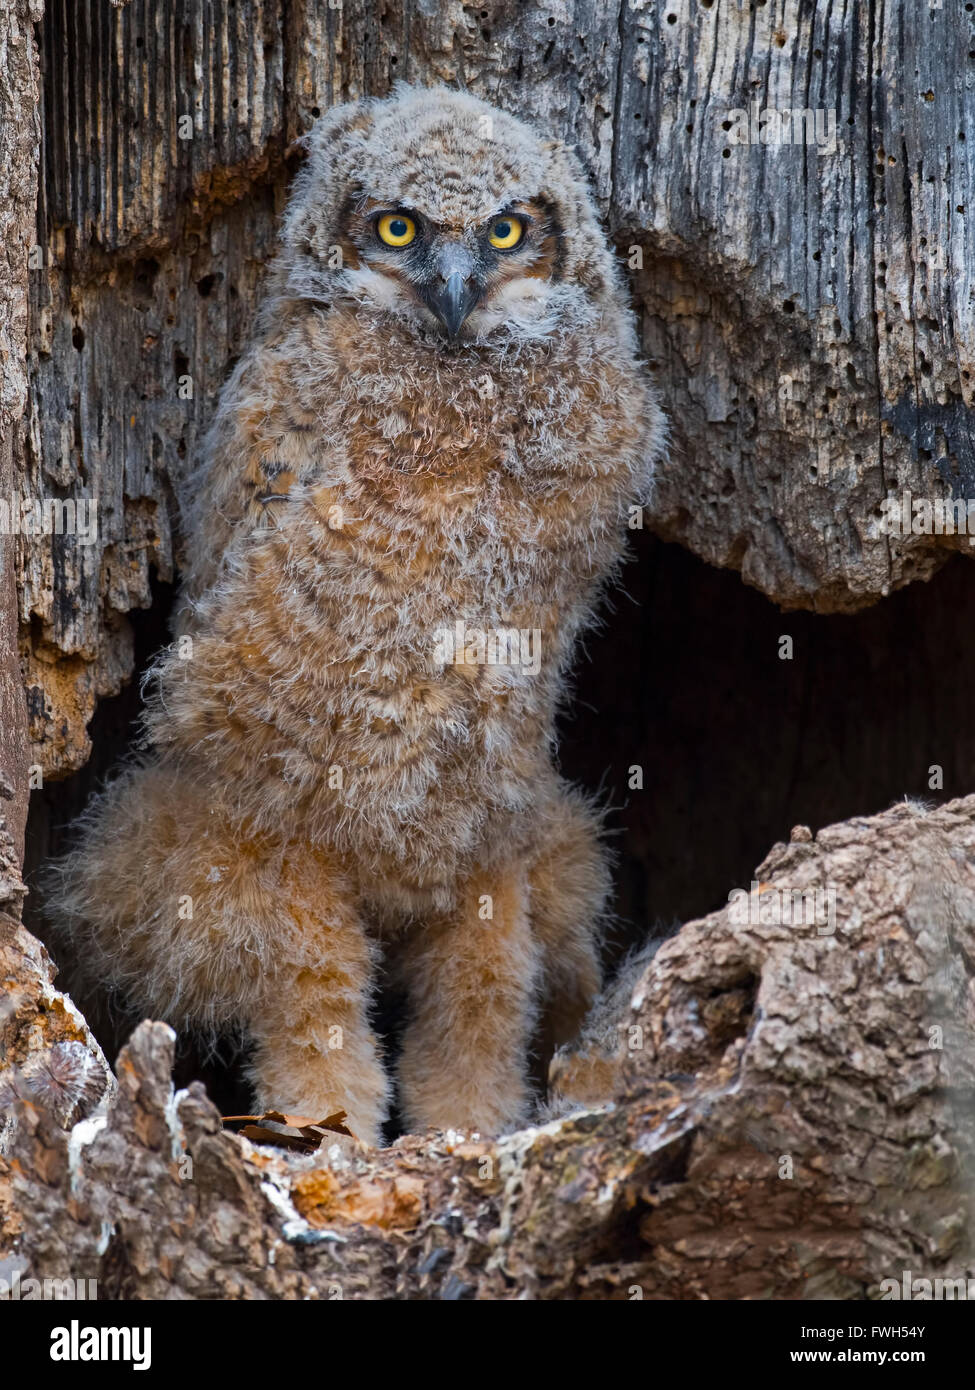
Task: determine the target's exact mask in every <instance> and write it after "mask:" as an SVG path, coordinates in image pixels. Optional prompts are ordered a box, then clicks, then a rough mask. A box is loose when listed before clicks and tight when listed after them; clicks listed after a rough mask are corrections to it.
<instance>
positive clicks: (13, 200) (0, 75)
mask: <svg viewBox="0 0 975 1390" xmlns="http://www.w3.org/2000/svg"><path fill="white" fill-rule="evenodd" d="M40 15H41V8H40V4H39V3H37V0H19V2H18V3H11V4H9V5H8V6H7V7H6V15H5V17H4V29H3V31H2V32H0V497H9V496H10V495H11V493H12V492H13V490H14V479H15V478H16V477H19V474H20V469H21V467H22V464H23V454H24V440H23V417H24V412H25V409H26V407H27V399H28V380H27V298H28V296H27V282H28V263H29V253H30V248H31V247H32V246H33V244H34V236H33V222H34V209H35V204H36V201H37V182H38V173H37V160H38V147H39V131H38V123H37V114H36V106H37V97H38V77H37V52H36V49H35V45H34V37H33V29H32V25H33V23H34V22H35V21H36V20H38V19H39V18H40ZM16 582H17V566H16V540H15V538H14V537H12V536H10V535H3V534H0V806H2V808H3V815H4V819H5V821H6V825H7V832H8V834H9V835H10V836H11V837H12V839H13V843H14V846H15V847H16V849H17V852H18V854H20V855H22V854H23V844H24V825H25V822H26V819H27V799H28V790H27V786H28V776H27V765H28V748H27V717H26V711H25V708H24V695H23V682H22V679H21V674H20V667H19V660H18V650H17V645H18V644H17V589H16Z"/></svg>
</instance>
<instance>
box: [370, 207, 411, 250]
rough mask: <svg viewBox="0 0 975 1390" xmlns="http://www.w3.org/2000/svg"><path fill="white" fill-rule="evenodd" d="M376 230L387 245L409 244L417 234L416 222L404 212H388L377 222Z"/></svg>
mask: <svg viewBox="0 0 975 1390" xmlns="http://www.w3.org/2000/svg"><path fill="white" fill-rule="evenodd" d="M376 231H377V232H378V233H379V240H380V241H384V242H385V243H386V245H387V246H409V244H410V242H411V241H412V240H413V238H414V237H415V236H416V223H415V222H414V221H413V218H412V217H407V216H406V214H405V213H404V212H387V213H386V215H385V216H384V217H380V219H379V221H378V222H377V223H376Z"/></svg>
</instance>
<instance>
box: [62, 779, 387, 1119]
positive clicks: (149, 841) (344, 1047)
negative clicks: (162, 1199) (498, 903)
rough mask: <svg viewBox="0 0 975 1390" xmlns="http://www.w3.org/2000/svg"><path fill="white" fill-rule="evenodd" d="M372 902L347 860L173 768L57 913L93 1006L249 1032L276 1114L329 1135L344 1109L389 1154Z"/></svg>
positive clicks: (134, 801)
mask: <svg viewBox="0 0 975 1390" xmlns="http://www.w3.org/2000/svg"><path fill="white" fill-rule="evenodd" d="M106 885H107V891H106ZM356 901H357V884H356V881H355V879H354V877H353V876H352V875H350V874H349V873H348V872H347V871H346V870H345V868H344V866H343V865H342V863H341V862H340V861H339V860H337V859H335V858H334V857H332V856H328V855H326V854H324V853H323V852H322V851H320V850H318V849H315V848H314V847H312V846H309V845H307V844H304V843H303V842H301V841H299V840H295V841H291V842H287V841H282V840H281V838H280V837H275V836H272V835H267V834H260V833H258V832H256V831H254V830H253V829H250V828H249V827H248V826H247V825H245V824H241V823H240V822H239V820H237V819H236V818H235V817H234V816H233V815H232V814H231V813H230V812H229V811H228V809H227V808H226V807H225V806H223V805H222V803H221V802H220V801H219V800H218V799H217V798H216V796H215V795H214V794H213V792H212V789H211V787H210V785H209V783H208V782H207V781H206V780H205V778H204V774H203V772H202V770H201V771H199V772H197V771H196V770H194V769H191V768H188V767H186V766H181V767H180V768H178V769H177V768H174V767H171V766H168V765H167V764H165V763H161V764H154V765H149V766H146V767H142V768H134V769H131V770H130V771H129V772H128V773H126V774H125V775H124V776H123V777H121V778H120V779H119V780H118V781H117V782H115V783H113V784H112V785H111V786H110V787H109V788H108V790H107V792H106V793H105V794H104V795H103V796H102V797H101V799H100V800H99V801H98V803H97V804H96V806H95V807H94V809H93V811H92V813H91V815H90V816H89V819H88V822H87V825H86V827H85V830H84V834H83V838H82V840H81V843H80V844H79V845H78V846H77V848H76V849H75V850H74V851H72V853H71V854H70V855H68V856H67V857H66V858H65V859H64V860H63V861H61V863H60V864H59V865H56V866H55V872H54V876H53V882H52V884H51V891H50V896H49V910H50V912H51V915H52V919H53V920H54V921H55V922H56V923H57V924H58V925H59V926H60V928H61V934H62V936H63V937H66V938H67V942H66V945H67V947H68V951H69V953H70V956H71V957H72V958H73V960H74V961H75V962H76V963H77V967H78V968H77V969H76V971H75V972H74V976H75V977H77V978H78V979H79V981H80V982H81V983H82V985H83V987H87V990H88V992H90V993H91V994H93V995H94V994H95V993H96V992H102V993H103V992H104V990H105V988H106V986H107V985H112V984H114V985H115V986H116V987H117V989H118V990H119V992H120V993H121V994H122V995H123V996H124V998H125V999H126V1000H127V1002H128V1003H129V1004H131V1005H132V1006H133V1007H134V1008H136V1009H138V1010H139V1011H141V1012H142V1013H143V1014H144V1015H145V1014H148V1015H150V1016H152V1017H156V1018H164V1019H166V1020H168V1021H169V1022H171V1023H172V1024H173V1025H174V1026H176V1027H178V1028H183V1027H186V1028H190V1029H194V1030H198V1029H202V1030H204V1031H206V1032H210V1033H215V1032H220V1031H222V1030H226V1029H230V1028H233V1027H235V1026H236V1025H239V1024H245V1025H246V1026H247V1028H248V1029H249V1031H250V1032H251V1033H252V1035H253V1036H254V1038H255V1040H256V1042H257V1057H256V1060H255V1063H254V1068H253V1072H254V1079H255V1082H256V1084H257V1087H258V1098H259V1101H260V1102H261V1103H266V1104H268V1105H270V1106H273V1107H274V1108H276V1109H286V1110H290V1111H291V1112H293V1113H300V1114H308V1115H312V1116H314V1118H316V1119H322V1118H324V1116H325V1115H326V1114H328V1113H330V1111H334V1110H338V1109H340V1108H341V1109H344V1110H346V1111H347V1112H348V1114H349V1117H350V1119H349V1127H350V1128H351V1129H354V1131H355V1132H356V1133H358V1134H359V1135H360V1136H361V1137H362V1138H363V1139H368V1140H375V1139H376V1138H377V1137H378V1129H379V1125H380V1123H381V1121H382V1117H383V1115H384V1113H385V1106H386V1093H387V1081H386V1077H385V1075H384V1073H383V1070H382V1067H381V1065H380V1062H379V1059H378V1055H377V1048H376V1045H375V1040H374V1038H373V1036H372V1034H371V1031H370V1029H369V1025H368V1019H367V1007H368V998H369V992H370V988H371V977H372V962H371V952H370V945H369V943H368V940H367V937H366V934H365V931H364V929H363V926H362V923H361V922H360V919H359V916H358V911H357V908H356Z"/></svg>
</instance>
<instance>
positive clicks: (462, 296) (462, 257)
mask: <svg viewBox="0 0 975 1390" xmlns="http://www.w3.org/2000/svg"><path fill="white" fill-rule="evenodd" d="M481 293H482V290H481V286H480V285H479V284H478V283H477V281H476V279H475V278H474V261H473V258H472V257H471V254H470V252H469V251H467V250H466V249H465V248H464V247H463V246H457V245H448V246H445V247H443V249H442V250H441V252H440V254H439V255H438V257H437V264H436V269H435V271H434V273H433V276H432V277H431V279H430V280H429V281H428V283H427V284H426V285H425V286H424V288H423V300H424V303H425V304H426V305H427V307H428V308H429V309H431V310H432V311H433V313H435V314H436V316H437V318H438V319H439V320H440V322H441V323H442V324H443V326H444V328H446V330H447V336H448V337H449V338H450V339H451V340H454V339H455V338H456V337H457V335H458V333H459V332H460V330H461V325H462V324H463V322H464V320H465V319H466V318H467V316H468V314H469V313H470V312H471V310H472V309H473V308H474V307H475V306H476V305H477V304H478V302H479V301H480V298H481Z"/></svg>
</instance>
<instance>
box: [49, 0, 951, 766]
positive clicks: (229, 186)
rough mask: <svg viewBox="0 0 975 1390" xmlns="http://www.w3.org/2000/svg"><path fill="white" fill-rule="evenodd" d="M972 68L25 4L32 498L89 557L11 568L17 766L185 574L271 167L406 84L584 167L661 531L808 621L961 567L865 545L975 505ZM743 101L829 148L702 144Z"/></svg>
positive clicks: (920, 17)
mask: <svg viewBox="0 0 975 1390" xmlns="http://www.w3.org/2000/svg"><path fill="white" fill-rule="evenodd" d="M972 53H975V13H973V12H969V11H966V10H964V9H961V8H959V7H951V6H945V7H943V8H928V7H927V6H916V5H914V4H913V3H909V0H900V2H899V3H896V4H891V3H888V4H881V3H879V0H871V2H870V3H865V4H852V3H843V4H839V5H837V4H836V3H834V0H817V2H816V3H810V0H801V3H800V0H769V3H766V4H755V5H754V6H752V5H751V4H745V3H742V0H713V3H712V4H707V3H705V0H671V3H657V2H656V0H637V2H635V3H634V2H633V0H621V3H620V4H619V5H615V4H614V5H609V4H605V3H596V0H577V3H572V4H568V5H566V4H561V3H560V4H555V3H548V2H546V0H533V2H532V3H528V4H515V3H513V0H502V2H501V3H490V2H489V3H485V4H483V5H481V6H473V5H463V4H460V3H458V0H443V2H442V3H440V2H439V0H438V3H436V4H434V3H414V2H413V0H390V2H389V3H383V4H379V5H374V4H372V3H368V4H367V3H365V2H364V0H346V3H344V4H342V5H341V6H337V7H336V8H332V7H331V6H330V5H324V4H323V5H318V4H311V3H298V4H295V3H291V4H288V5H285V4H284V3H283V0H279V2H278V3H274V0H268V3H262V2H261V0H246V3H245V0H238V3H237V4H232V3H229V0H219V3H203V2H202V0H194V3H192V4H188V5H176V4H175V3H172V0H162V2H161V3H151V0H132V3H130V4H128V5H127V6H125V7H124V8H122V9H118V8H113V7H111V6H109V5H107V4H105V3H103V0H79V3H77V4H68V3H67V0H52V3H51V4H50V5H49V7H48V10H47V14H46V17H45V20H44V25H43V30H42V33H41V54H42V81H43V178H42V195H41V199H40V207H39V229H40V230H39V233H38V240H39V242H40V243H41V244H42V245H43V246H44V248H45V266H44V269H43V270H41V271H38V272H35V273H34V274H33V276H32V281H31V284H32V345H33V358H32V392H31V422H32V423H31V449H30V453H29V457H28V472H27V482H28V486H29V489H30V490H31V491H32V492H33V493H35V494H38V493H40V494H44V493H45V491H46V492H47V493H50V492H53V493H54V494H55V495H58V496H70V495H75V494H81V495H89V494H91V495H97V496H98V498H99V503H100V520H101V534H100V537H99V540H98V542H97V544H95V545H93V546H90V547H81V546H78V545H76V544H73V543H69V542H67V541H65V540H64V539H63V538H58V537H54V538H53V539H52V540H47V541H45V542H41V543H34V544H32V545H31V546H29V547H27V548H26V553H25V554H24V556H23V559H22V563H21V580H22V598H21V618H22V623H23V629H24V634H25V638H24V649H25V654H26V661H27V666H28V679H29V686H30V694H31V714H32V734H33V737H34V740H35V743H36V745H37V748H38V752H37V754H36V756H37V757H38V759H39V760H40V761H41V762H42V763H43V764H44V766H45V767H46V768H47V769H48V770H49V771H50V772H52V773H55V774H59V773H64V772H66V771H69V770H70V769H72V768H75V767H78V766H79V765H80V764H81V763H82V762H83V761H84V759H85V757H86V755H87V740H86V735H85V724H86V721H87V718H88V717H89V716H90V713H91V710H92V708H93V705H94V701H95V699H96V697H97V695H99V694H101V693H105V692H108V691H114V690H117V689H118V688H119V685H120V683H121V682H122V681H123V680H124V679H125V678H126V676H127V674H128V672H129V669H130V664H131V641H130V635H129V631H128V625H127V621H126V617H125V615H126V613H127V612H128V611H130V610H131V609H132V608H133V607H137V606H140V605H145V604H147V603H148V602H149V576H150V573H151V572H152V571H153V570H154V571H155V572H156V573H158V574H159V575H160V576H162V577H169V576H170V575H171V574H172V572H173V567H174V564H175V563H176V562H177V560H178V524H177V501H178V497H179V494H180V490H181V487H182V482H183V479H184V477H185V474H186V469H187V466H188V464H189V462H190V461H191V460H192V459H193V457H194V454H195V452H196V450H197V447H198V441H199V437H200V431H201V429H202V428H203V426H204V425H205V423H206V421H207V419H208V418H209V415H210V412H211V409H212V405H213V401H214V399H215V394H216V392H217V390H218V389H219V386H220V385H221V383H222V381H223V379H224V378H225V376H226V374H227V371H228V369H229V366H230V365H231V364H232V362H233V361H234V360H235V359H236V356H237V354H238V353H239V352H240V350H241V347H242V345H243V343H244V342H245V341H246V339H247V335H248V332H249V327H250V322H251V315H252V311H253V306H254V301H255V295H256V292H257V287H258V283H259V280H260V275H261V271H262V268H263V266H264V265H265V263H266V261H267V259H268V257H269V255H270V253H271V250H272V245H273V237H274V226H275V218H276V216H277V214H278V213H279V212H280V209H281V206H282V202H283V197H284V194H285V191H286V185H287V179H288V174H289V169H290V168H291V167H293V164H294V158H295V156H294V149H293V142H294V141H295V139H296V138H297V137H299V136H300V135H301V134H302V133H303V132H304V131H305V130H307V128H308V126H309V124H310V123H311V122H312V121H313V120H314V118H315V116H316V115H317V114H319V113H320V112H321V111H323V110H325V109H326V108H327V107H328V106H329V105H330V104H332V103H334V102H336V101H340V100H345V99H348V98H354V97H358V96H361V95H363V94H370V93H384V92H386V91H387V90H388V89H389V86H390V84H391V83H392V82H394V81H395V80H397V79H399V78H405V79H406V80H409V81H414V82H420V83H429V82H446V83H451V84H459V85H463V86H467V87H469V88H470V89H471V90H472V91H474V92H476V93H477V94H478V95H483V96H486V97H488V98H489V99H491V100H492V101H495V102H497V103H498V104H500V105H502V106H504V107H507V108H509V109H511V110H513V111H516V112H518V113H519V114H521V115H525V116H527V117H529V118H531V119H534V120H535V121H537V122H538V124H539V125H540V126H543V127H545V128H547V129H549V130H551V131H552V132H553V133H554V134H555V135H558V136H560V137H561V138H563V139H566V140H568V141H569V142H571V143H572V144H574V145H575V146H576V147H577V148H578V150H579V152H580V153H581V154H582V156H583V157H584V159H585V160H586V162H587V165H588V167H589V169H590V172H591V175H592V178H593V181H594V186H595V189H596V192H597V195H598V198H599V202H600V207H601V209H602V211H603V213H604V215H605V216H606V218H607V219H608V224H609V226H610V229H611V231H612V233H613V235H614V237H615V239H616V241H617V244H618V245H619V248H620V253H621V256H622V257H623V258H624V259H626V260H627V261H633V262H634V269H633V270H632V272H631V273H632V277H633V288H634V294H635V295H636V297H637V299H638V301H639V302H640V303H641V305H642V309H643V338H644V344H645V349H646V352H647V355H648V358H649V360H650V361H651V362H652V363H654V365H655V367H656V371H657V376H658V380H659V382H660V386H661V390H662V392H663V394H664V397H665V404H666V405H667V407H668V409H669V412H670V415H671V419H672V421H673V428H674V445H673V448H672V451H671V455H670V458H669V461H668V462H667V463H666V464H665V465H664V466H663V468H662V469H661V472H660V483H659V488H658V492H657V498H656V502H655V504H654V507H653V511H652V517H651V523H652V525H653V527H654V528H655V529H656V530H657V532H658V533H659V534H660V535H662V536H663V537H665V538H667V539H672V540H678V541H680V542H681V543H682V544H683V545H685V546H687V547H689V548H690V549H691V550H693V551H694V552H695V553H696V554H698V555H700V556H702V557H703V558H704V559H706V560H709V561H711V562H712V563H715V564H719V565H724V566H730V567H732V568H735V569H738V570H740V571H741V573H742V575H743V577H744V579H745V580H746V581H747V582H748V583H750V584H753V585H755V586H757V587H758V588H759V589H761V590H762V591H763V592H764V593H766V594H768V595H769V596H770V597H771V598H773V599H775V600H776V601H777V602H778V603H780V604H781V605H783V606H785V607H805V608H812V609H817V610H819V611H824V612H830V611H848V610H853V609H856V608H858V607H862V606H864V605H866V604H869V603H872V602H874V601H876V600H877V599H878V598H880V597H881V596H882V595H884V594H885V593H887V592H889V591H891V590H893V589H895V588H897V587H899V586H901V585H903V584H905V583H907V582H908V581H910V580H912V579H919V578H927V577H929V576H930V575H931V574H932V573H933V572H934V571H935V570H936V569H937V568H938V567H939V566H940V565H941V564H942V563H943V561H944V560H945V559H946V558H947V557H948V556H949V554H950V553H951V552H952V550H955V549H959V548H961V549H963V550H965V551H966V552H967V550H968V548H969V547H968V537H946V536H937V535H925V536H915V535H911V536H908V537H905V538H898V537H888V536H884V535H882V534H880V532H879V524H878V523H879V509H880V504H881V501H882V500H883V498H884V497H885V496H887V495H889V494H897V495H899V494H900V493H901V491H902V490H903V489H908V490H910V492H911V493H912V494H913V495H914V496H915V497H936V496H950V495H952V494H954V495H958V496H962V497H967V496H968V495H970V494H972V491H973V486H975V455H973V453H972V448H971V440H970V426H971V415H970V408H971V404H972V391H973V386H972V380H971V373H972V362H971V355H972V346H971V345H972V342H973V333H972V312H973V311H972V293H971V290H972V286H971V276H972V266H971V260H972V258H971V256H970V254H968V255H966V248H970V244H971V238H970V235H969V236H966V225H967V221H966V219H967V218H968V217H969V203H970V198H969V192H970V188H971V184H972V155H971V153H970V149H971V142H970V141H969V140H968V139H967V138H966V136H967V130H966V121H967V116H968V112H969V110H970V108H971V104H972V100H973V95H972V91H973V83H975V59H973V58H972V57H971V54H972ZM753 102H758V103H759V105H760V108H761V109H765V108H771V109H774V110H775V111H785V110H789V111H792V110H793V109H800V108H801V109H803V110H809V111H811V112H813V113H815V112H819V113H820V117H819V119H820V127H819V129H820V133H821V134H822V135H823V136H824V137H826V136H828V134H829V131H830V129H832V130H833V132H834V134H835V148H833V146H832V144H831V143H830V142H829V140H826V141H825V143H826V146H827V147H826V148H822V147H821V145H820V144H817V143H815V138H814V137H815V134H816V126H815V119H816V118H815V115H814V117H813V126H812V127H811V133H812V137H813V143H811V144H788V145H785V144H774V143H773V144H768V143H765V144H763V143H755V144H751V143H748V144H733V143H729V141H730V139H731V136H732V133H734V132H738V131H739V130H740V125H739V124H737V120H738V118H736V117H735V116H734V112H735V111H736V110H738V111H749V110H750V109H751V105H752V103H753ZM181 117H188V118H190V119H189V127H186V128H185V129H184V133H186V130H191V134H190V138H187V139H181V138H180V124H179V123H180V118H181ZM834 118H835V127H831V126H830V124H829V123H830V121H831V120H833V119H834ZM789 128H790V132H791V126H790V127H789ZM802 129H803V130H806V129H807V127H806V126H803V127H802ZM289 151H291V152H292V154H291V155H290V156H289ZM633 247H637V248H639V250H640V253H641V255H642V261H643V264H642V269H641V268H639V267H638V266H636V264H635V263H636V262H637V261H638V260H639V259H640V257H639V256H636V255H635V254H634V253H633V251H632V250H631V248H633ZM186 377H189V378H191V381H192V392H193V395H192V399H181V398H180V395H179V386H178V382H179V381H180V379H182V378H186ZM184 389H185V382H184Z"/></svg>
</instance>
